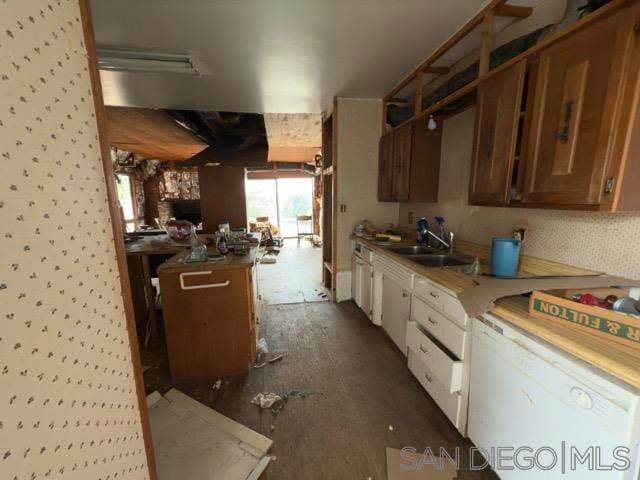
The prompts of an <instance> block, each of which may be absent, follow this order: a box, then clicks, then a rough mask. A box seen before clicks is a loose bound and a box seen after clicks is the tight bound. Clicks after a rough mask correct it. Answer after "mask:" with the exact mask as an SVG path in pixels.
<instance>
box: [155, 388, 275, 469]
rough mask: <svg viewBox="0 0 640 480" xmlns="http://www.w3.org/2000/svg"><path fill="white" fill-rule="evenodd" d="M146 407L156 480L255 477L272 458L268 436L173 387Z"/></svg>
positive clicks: (156, 396) (270, 442) (157, 394)
mask: <svg viewBox="0 0 640 480" xmlns="http://www.w3.org/2000/svg"><path fill="white" fill-rule="evenodd" d="M216 383H217V382H216ZM147 406H148V407H149V422H150V424H151V437H152V439H153V446H154V450H155V454H156V455H155V456H156V464H157V468H158V479H159V480H184V479H186V478H188V479H196V478H197V479H203V480H204V479H209V480H215V479H219V478H224V479H225V480H227V479H228V480H236V479H237V480H244V479H248V478H251V479H257V478H258V477H259V476H260V475H261V474H262V472H264V470H265V469H266V468H267V465H268V464H269V462H270V461H272V460H273V459H272V457H271V456H270V455H268V452H269V449H270V448H271V446H272V444H273V441H272V440H271V439H269V438H267V437H265V436H263V435H260V434H259V433H257V432H254V431H253V430H251V429H249V428H247V427H245V426H244V425H242V424H240V423H238V422H235V421H233V420H231V419H230V418H228V417H225V416H224V415H222V414H220V413H218V412H216V411H215V410H213V409H211V408H209V407H207V406H206V405H203V404H201V403H199V402H196V401H195V400H194V399H193V398H191V397H189V396H187V395H185V394H183V393H181V392H179V391H178V390H175V389H173V390H170V391H169V392H167V393H166V394H165V395H164V396H163V395H161V394H160V393H159V392H157V391H156V392H153V393H151V394H150V395H148V396H147Z"/></svg>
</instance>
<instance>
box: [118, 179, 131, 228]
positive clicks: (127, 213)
mask: <svg viewBox="0 0 640 480" xmlns="http://www.w3.org/2000/svg"><path fill="white" fill-rule="evenodd" d="M117 178H118V184H117V187H116V189H117V191H118V202H120V207H121V208H122V216H123V217H124V223H125V228H126V230H127V232H133V231H134V230H135V229H136V207H135V197H134V189H135V187H134V186H133V182H132V181H131V176H130V175H125V174H118V175H117Z"/></svg>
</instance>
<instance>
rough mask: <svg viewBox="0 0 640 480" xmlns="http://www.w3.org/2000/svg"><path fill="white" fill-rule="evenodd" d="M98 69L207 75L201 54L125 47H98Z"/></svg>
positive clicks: (207, 71)
mask: <svg viewBox="0 0 640 480" xmlns="http://www.w3.org/2000/svg"><path fill="white" fill-rule="evenodd" d="M97 51H98V66H99V68H100V70H110V71H115V72H135V73H181V74H188V75H199V76H202V75H209V74H210V72H209V70H208V69H207V67H206V65H205V64H204V62H203V61H202V58H201V55H200V54H198V53H195V52H191V53H175V52H174V53H170V52H160V51H154V50H142V49H135V48H125V47H106V46H105V47H98V48H97Z"/></svg>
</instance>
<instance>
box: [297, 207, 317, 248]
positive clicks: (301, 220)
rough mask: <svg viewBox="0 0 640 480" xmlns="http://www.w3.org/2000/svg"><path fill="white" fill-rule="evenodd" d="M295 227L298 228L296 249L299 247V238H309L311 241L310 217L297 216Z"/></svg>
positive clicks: (311, 224) (311, 226) (311, 223)
mask: <svg viewBox="0 0 640 480" xmlns="http://www.w3.org/2000/svg"><path fill="white" fill-rule="evenodd" d="M296 227H297V228H298V247H299V246H300V239H301V238H304V237H311V238H312V239H313V222H312V217H311V215H297V216H296Z"/></svg>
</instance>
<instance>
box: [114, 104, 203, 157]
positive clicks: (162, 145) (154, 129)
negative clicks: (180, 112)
mask: <svg viewBox="0 0 640 480" xmlns="http://www.w3.org/2000/svg"><path fill="white" fill-rule="evenodd" d="M106 110H107V125H108V132H109V142H110V143H111V145H112V146H114V147H117V148H119V149H120V150H125V151H127V152H130V153H136V154H138V155H140V156H142V157H144V158H149V159H155V160H163V161H173V162H175V161H183V160H187V159H189V158H191V157H193V156H194V155H195V154H197V153H199V152H201V151H202V150H204V149H205V148H207V147H208V146H209V144H208V143H206V142H205V141H203V140H202V139H200V138H198V137H197V136H196V135H194V134H193V133H192V132H190V131H189V130H186V129H185V128H183V127H181V126H180V125H178V124H177V123H176V122H175V121H174V120H173V118H171V116H170V115H168V114H167V113H165V112H164V111H162V110H152V109H149V108H126V107H107V109H106Z"/></svg>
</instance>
